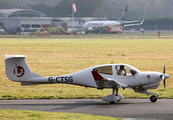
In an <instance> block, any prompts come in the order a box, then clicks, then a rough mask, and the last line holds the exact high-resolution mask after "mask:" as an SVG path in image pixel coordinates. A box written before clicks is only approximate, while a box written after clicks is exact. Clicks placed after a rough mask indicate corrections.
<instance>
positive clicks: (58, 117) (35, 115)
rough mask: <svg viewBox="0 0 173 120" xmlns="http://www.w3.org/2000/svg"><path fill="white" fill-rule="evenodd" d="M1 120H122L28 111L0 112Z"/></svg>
mask: <svg viewBox="0 0 173 120" xmlns="http://www.w3.org/2000/svg"><path fill="white" fill-rule="evenodd" d="M0 119H1V120H123V119H121V118H113V117H105V116H99V115H86V114H77V113H61V112H59V113H53V112H41V111H28V110H0Z"/></svg>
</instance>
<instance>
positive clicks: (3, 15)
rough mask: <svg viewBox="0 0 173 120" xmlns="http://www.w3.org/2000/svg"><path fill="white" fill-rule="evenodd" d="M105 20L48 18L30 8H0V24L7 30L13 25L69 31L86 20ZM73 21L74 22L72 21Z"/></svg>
mask: <svg viewBox="0 0 173 120" xmlns="http://www.w3.org/2000/svg"><path fill="white" fill-rule="evenodd" d="M96 20H99V21H106V20H107V19H105V18H74V20H73V18H72V17H66V18H50V17H46V15H45V14H43V13H41V12H38V11H35V10H30V9H0V26H1V27H2V28H3V29H5V30H6V31H7V32H8V31H9V30H11V28H14V27H20V28H21V29H32V30H35V29H38V28H45V29H47V27H57V26H62V27H64V28H65V29H66V30H69V31H71V30H72V28H73V25H74V28H82V27H83V24H84V23H85V22H87V21H96ZM73 21H74V22H73Z"/></svg>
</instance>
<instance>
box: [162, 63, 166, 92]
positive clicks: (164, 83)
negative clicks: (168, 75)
mask: <svg viewBox="0 0 173 120" xmlns="http://www.w3.org/2000/svg"><path fill="white" fill-rule="evenodd" d="M163 74H165V63H164V69H163ZM162 76H163V77H162V78H163V79H162V80H163V85H164V90H165V94H166V81H165V76H164V75H162Z"/></svg>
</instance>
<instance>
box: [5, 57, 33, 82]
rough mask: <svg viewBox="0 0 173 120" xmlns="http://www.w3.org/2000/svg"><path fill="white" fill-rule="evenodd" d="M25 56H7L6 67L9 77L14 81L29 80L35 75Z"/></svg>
mask: <svg viewBox="0 0 173 120" xmlns="http://www.w3.org/2000/svg"><path fill="white" fill-rule="evenodd" d="M25 57H26V56H24V55H6V56H5V59H6V60H5V67H6V75H7V77H8V78H9V79H10V80H12V81H14V82H20V81H21V80H29V79H31V78H32V77H33V73H32V71H31V70H30V68H29V66H28V65H27V63H26V61H25Z"/></svg>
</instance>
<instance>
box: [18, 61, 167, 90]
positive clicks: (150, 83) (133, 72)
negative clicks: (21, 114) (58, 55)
mask: <svg viewBox="0 0 173 120" xmlns="http://www.w3.org/2000/svg"><path fill="white" fill-rule="evenodd" d="M121 65H123V66H124V67H125V69H126V72H127V74H126V76H122V75H118V74H117V73H118V70H119V69H120V66H121ZM92 71H97V72H98V73H99V74H100V75H101V76H102V77H103V78H105V79H107V81H106V82H105V84H104V86H103V88H112V84H113V81H112V80H115V82H118V83H121V84H123V85H125V87H126V88H127V87H128V88H135V87H142V86H143V87H145V86H146V88H147V89H150V88H151V89H153V88H157V87H158V86H159V85H160V82H161V81H162V79H160V75H161V74H162V73H159V72H141V71H139V70H138V69H136V68H134V67H132V66H130V65H127V64H106V65H98V66H94V67H90V68H88V69H84V70H82V71H79V72H75V73H72V74H68V75H63V76H54V77H35V78H33V79H31V80H22V79H21V83H22V84H23V85H27V84H28V83H35V84H47V83H50V84H53V83H65V84H74V85H81V86H86V87H93V88H98V87H99V85H100V84H101V82H102V81H103V80H95V79H94V76H93V74H92ZM165 76H166V78H169V75H167V74H166V75H165ZM106 83H108V84H106Z"/></svg>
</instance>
